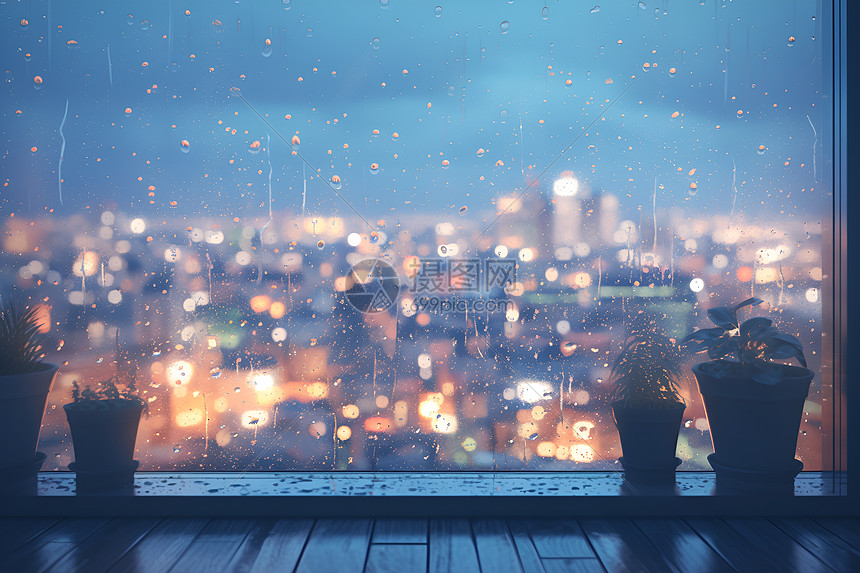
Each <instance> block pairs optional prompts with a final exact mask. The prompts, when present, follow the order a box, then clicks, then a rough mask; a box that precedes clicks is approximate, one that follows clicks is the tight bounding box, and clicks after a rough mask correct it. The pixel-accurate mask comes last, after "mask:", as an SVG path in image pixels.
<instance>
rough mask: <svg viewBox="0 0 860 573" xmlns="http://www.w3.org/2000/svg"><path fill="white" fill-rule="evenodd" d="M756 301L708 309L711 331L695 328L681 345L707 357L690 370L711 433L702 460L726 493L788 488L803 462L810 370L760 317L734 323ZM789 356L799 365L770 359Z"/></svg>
mask: <svg viewBox="0 0 860 573" xmlns="http://www.w3.org/2000/svg"><path fill="white" fill-rule="evenodd" d="M762 302H763V301H762V300H761V299H758V298H749V299H747V300H745V301H743V302H741V303H739V304H737V305H735V306H733V307H717V308H711V309H709V310H708V316H709V318H710V319H711V321H712V322H714V324H716V325H717V326H716V327H715V328H705V329H702V330H698V331H696V332H694V333H692V334H691V335H689V336H688V337H687V338H686V339H684V344H685V345H686V346H687V347H691V348H693V349H694V350H696V351H698V352H704V351H707V352H708V356H709V357H710V358H711V361H709V362H704V363H701V364H697V365H695V366H693V373H694V374H695V375H696V380H697V382H698V384H699V391H700V392H701V393H702V397H703V398H704V401H705V410H706V412H707V416H708V424H709V426H710V430H711V439H712V440H713V445H714V453H713V454H711V455H710V456H708V461H709V462H710V463H711V466H712V467H713V468H714V470H715V471H716V473H717V484H718V486H719V485H721V484H720V482H721V481H722V482H723V483H722V485H724V486H726V487H727V488H728V489H730V490H767V491H780V490H782V491H784V492H790V491H793V484H794V478H795V476H796V475H797V473H798V472H799V471H800V470H801V469H802V468H803V464H802V463H801V462H800V461H799V460H796V459H795V458H794V454H795V451H796V449H797V434H798V431H799V429H800V418H801V414H802V412H803V403H804V400H806V396H807V395H808V393H809V384H810V382H811V381H812V377H813V372H812V371H811V370H809V369H807V368H806V359H805V358H804V357H803V346H802V345H801V343H800V341H799V340H798V339H797V338H795V337H794V336H791V335H789V334H784V333H780V332H779V331H778V330H777V329H776V328H775V327H774V326H773V322H772V321H771V320H770V319H768V318H765V317H755V318H750V319H749V320H746V321H744V322H740V320H738V311H739V310H741V309H743V308H746V307H752V306H758V305H760V304H761V303H762ZM790 358H795V359H796V360H797V361H798V362H799V363H800V365H801V366H802V367H797V366H790V365H787V364H782V363H779V362H774V360H775V359H790Z"/></svg>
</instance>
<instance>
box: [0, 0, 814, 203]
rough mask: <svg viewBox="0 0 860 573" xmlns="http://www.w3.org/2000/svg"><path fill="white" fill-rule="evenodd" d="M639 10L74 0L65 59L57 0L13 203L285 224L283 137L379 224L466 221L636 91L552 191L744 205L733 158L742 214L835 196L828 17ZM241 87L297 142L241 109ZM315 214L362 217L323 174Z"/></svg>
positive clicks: (10, 189) (19, 93)
mask: <svg viewBox="0 0 860 573" xmlns="http://www.w3.org/2000/svg"><path fill="white" fill-rule="evenodd" d="M595 3H597V0H595ZM640 4H641V3H638V2H602V3H600V11H599V12H597V13H591V12H590V10H591V8H592V5H591V4H588V5H587V4H585V3H584V2H569V1H566V2H561V1H548V2H547V3H546V8H547V14H546V16H547V17H546V19H543V12H542V8H543V7H544V5H543V4H542V3H540V2H525V1H522V0H515V1H514V2H508V1H507V0H497V1H494V2H474V3H465V2H460V3H456V4H455V3H445V2H439V1H437V2H429V3H428V2H416V1H409V2H407V1H405V0H390V2H389V3H388V6H387V8H385V9H383V7H382V6H380V3H379V2H378V0H369V1H362V2H311V1H300V0H293V1H292V2H290V3H289V10H285V9H284V5H283V4H282V3H280V2H275V1H273V2H267V3H265V4H264V3H261V2H256V3H251V2H248V1H244V0H243V1H240V2H233V1H232V0H231V1H219V2H207V3H205V4H204V3H191V2H188V3H182V2H178V1H175V2H161V3H159V5H157V6H151V5H150V4H149V3H145V2H131V3H126V4H125V5H124V6H122V7H121V8H115V7H113V6H111V5H103V3H96V2H81V3H75V4H73V5H69V4H67V3H64V4H62V5H61V4H60V3H57V2H54V3H51V11H50V26H51V28H50V29H51V30H53V33H52V34H50V42H49V41H48V36H49V34H48V29H49V28H48V20H49V11H48V6H49V3H48V2H46V1H42V2H33V3H32V4H30V5H29V6H25V5H22V4H12V3H7V4H6V5H3V6H0V15H2V17H3V20H2V24H0V25H2V27H3V35H2V40H0V53H2V54H3V63H4V70H6V71H5V72H4V73H5V74H6V77H5V79H6V82H5V83H4V85H3V86H2V98H0V104H2V113H3V122H2V128H0V129H2V131H3V135H4V153H3V155H2V157H0V168H2V172H3V178H4V182H8V185H7V186H6V187H5V188H4V191H3V192H2V195H0V210H2V211H3V212H8V211H18V212H23V213H27V212H30V213H38V212H44V210H45V209H55V212H56V213H59V214H64V213H65V214H71V213H75V212H80V211H81V210H82V209H83V208H84V207H85V206H87V205H102V204H104V205H111V204H116V205H118V206H119V207H120V208H122V209H125V210H130V211H135V212H140V213H142V214H158V215H168V214H182V213H198V212H201V211H205V212H209V213H212V214H218V215H228V214H237V215H240V214H241V215H249V214H254V213H259V214H263V213H264V212H265V210H266V203H267V202H268V187H267V185H268V183H267V175H268V163H267V153H266V152H265V151H263V152H259V153H256V154H252V153H251V152H250V151H249V145H250V144H251V143H252V142H253V141H261V143H262V147H266V136H267V134H268V135H269V136H270V137H271V149H270V152H271V162H272V168H273V201H274V207H275V209H284V208H290V209H292V210H294V211H295V210H298V209H300V206H301V187H302V166H301V162H300V160H299V158H298V157H295V156H292V155H291V150H290V148H289V146H288V145H287V144H285V143H284V142H282V141H281V140H280V139H279V135H278V134H280V135H281V136H284V137H285V138H287V139H290V138H291V137H292V135H294V134H295V133H296V132H298V135H299V138H300V140H301V144H300V146H299V148H298V150H299V152H300V153H301V154H302V155H303V156H304V157H305V158H306V159H307V161H308V163H309V164H310V165H311V166H313V167H314V168H316V169H318V170H319V173H320V176H321V177H322V178H323V179H325V180H330V178H331V177H332V176H333V175H337V176H338V177H339V178H340V179H341V181H342V187H341V188H340V190H339V192H340V193H341V194H342V195H344V196H345V197H346V198H347V199H348V200H349V201H350V202H351V203H353V205H354V206H355V207H356V208H357V209H358V210H359V211H361V212H362V213H363V214H366V215H367V216H368V217H370V216H374V217H375V216H381V215H387V214H390V213H392V212H396V213H401V214H415V213H426V214H430V215H433V216H434V217H435V216H436V215H437V214H439V213H442V214H445V213H448V212H451V214H452V215H453V214H454V213H456V212H457V209H458V208H459V207H460V206H463V205H465V206H468V207H469V216H476V217H477V216H480V214H482V213H485V212H488V211H489V210H491V208H492V205H491V201H492V200H493V199H494V198H495V197H497V196H498V195H499V194H501V193H505V192H510V191H513V190H515V189H518V188H521V187H522V185H523V174H522V173H523V171H525V172H526V173H529V174H537V173H540V172H542V171H543V170H544V169H545V168H546V167H547V165H549V164H550V163H551V162H552V161H553V160H556V159H557V158H558V157H559V155H560V154H561V152H562V151H563V150H564V149H565V148H567V147H568V146H569V145H570V144H571V142H572V141H573V140H574V139H575V138H576V137H577V136H578V135H580V134H581V132H582V131H583V128H584V127H585V126H587V125H589V124H590V123H591V122H592V121H593V120H594V119H595V118H596V117H597V116H598V114H600V113H601V112H602V111H603V109H602V108H600V107H599V106H600V105H601V104H602V105H603V106H606V105H608V104H607V100H609V102H611V101H613V100H615V98H617V97H618V96H619V94H621V92H622V91H623V90H624V89H625V88H627V87H628V86H629V89H628V90H627V91H626V93H625V94H624V95H623V96H622V97H621V98H620V99H618V101H617V102H616V103H615V104H614V105H613V106H612V108H611V109H610V110H609V111H607V112H606V113H605V115H604V116H603V117H602V118H601V119H600V120H598V122H597V123H596V124H595V125H594V126H593V127H592V128H591V129H589V130H588V132H587V135H584V136H582V137H581V138H580V139H579V140H578V141H577V142H576V143H575V144H574V145H573V146H571V147H570V149H569V150H568V151H567V152H566V153H565V154H564V155H563V156H562V157H561V158H560V159H558V160H557V162H556V163H555V164H554V165H553V166H552V168H551V169H550V170H549V171H548V172H547V173H546V175H545V176H544V178H545V179H544V181H545V183H546V184H545V185H543V186H542V189H543V192H546V190H547V188H548V187H549V185H551V181H552V179H554V178H555V177H557V176H558V175H560V173H561V172H562V171H563V170H571V171H573V172H574V173H575V174H576V175H577V176H578V177H580V178H582V179H585V180H587V181H588V183H589V185H590V186H591V187H593V188H594V189H596V190H598V191H603V190H605V191H608V192H612V193H615V194H617V195H619V196H620V197H622V199H623V203H622V208H624V209H628V210H635V209H636V207H637V206H638V205H639V204H642V203H645V202H650V197H651V193H652V190H653V186H654V181H655V178H656V180H657V182H658V184H660V185H661V186H662V189H661V191H660V193H661V201H663V202H665V204H673V205H677V206H679V207H682V208H683V209H685V210H686V211H687V212H689V213H690V214H696V215H700V214H703V213H715V212H720V210H725V211H728V203H730V197H731V177H732V164H733V161H734V164H735V165H736V166H737V170H738V178H737V179H738V183H739V204H738V206H739V207H740V208H742V209H744V210H745V211H747V212H749V213H750V214H757V215H761V216H767V215H770V214H774V213H779V212H780V211H783V212H784V213H785V214H786V215H789V216H792V215H793V214H794V213H796V212H798V211H800V212H802V213H803V214H804V215H806V214H808V208H809V207H811V206H813V205H817V204H819V203H820V202H821V200H822V198H823V197H824V193H825V192H826V179H825V178H824V174H826V172H827V169H828V166H827V165H826V164H825V161H824V156H825V155H823V153H824V152H826V150H823V149H822V144H821V142H822V141H825V140H826V139H827V134H828V131H827V127H826V124H827V122H828V121H829V116H828V115H827V106H828V105H829V102H830V99H829V98H827V97H824V96H826V92H827V89H826V88H822V85H826V84H823V78H822V54H823V55H824V57H825V58H826V57H827V53H828V52H829V41H830V39H829V38H828V37H824V36H821V35H820V34H821V28H822V15H820V14H818V15H817V14H816V13H815V10H816V8H815V3H814V2H805V1H798V2H796V3H789V2H777V1H773V2H761V3H758V2H757V3H755V4H752V3H740V2H729V3H727V5H726V6H725V7H722V4H715V3H714V2H713V1H711V0H708V1H707V2H703V3H701V4H700V3H699V2H679V1H672V2H670V1H668V0H662V1H660V2H646V3H644V8H642V7H641V6H640ZM436 6H440V7H441V15H439V16H438V17H437V16H436V13H435V10H434V8H435V7H436ZM186 9H188V10H190V12H191V14H190V15H188V16H186V15H185V10H186ZM129 15H130V17H129ZM171 15H172V24H171V17H170V16H171ZM813 17H817V18H816V19H813ZM22 18H26V19H27V20H28V22H29V24H28V25H27V26H22V25H21V24H20V20H21V19H22ZM144 20H146V21H148V23H147V22H144ZM216 20H217V21H219V22H220V25H218V24H216V23H214V22H215V21H216ZM505 21H507V22H509V24H510V26H509V28H508V31H507V33H504V34H503V33H502V29H501V24H502V22H505ZM129 22H131V24H129ZM59 26H62V28H59ZM826 27H827V26H826V25H825V26H823V28H825V29H826ZM171 29H172V35H171ZM309 30H310V31H309ZM165 35H166V36H167V38H165V37H164V36H165ZM790 37H794V41H793V42H790V41H789V38H790ZM813 37H815V39H813ZM267 38H268V39H270V40H271V55H270V56H269V57H264V55H263V51H264V50H265V49H266V39H267ZM375 38H378V40H379V41H378V42H374V39H375ZM69 40H74V41H75V42H77V44H76V46H77V47H76V48H74V49H72V48H69V47H68V45H67V42H68V41H69ZM619 41H620V42H621V43H620V44H619ZM49 43H50V50H49V47H48V44H49ZM108 44H110V62H111V65H110V73H109V66H108V55H107V45H108ZM790 44H791V45H790ZM19 49H20V51H19ZM27 53H29V54H30V57H29V58H27V57H25V55H24V54H27ZM192 54H193V55H194V58H192V57H191V55H192ZM144 62H145V63H146V64H147V65H146V66H144V65H143V64H144ZM646 62H647V63H648V64H650V66H649V68H648V71H645V69H643V64H645V63H646ZM654 64H657V65H656V67H655V66H654ZM549 66H552V68H551V69H550V68H549ZM210 68H211V71H210ZM314 68H316V71H314ZM670 68H675V70H676V72H675V74H670V72H669V70H670ZM403 70H406V71H407V73H405V74H404V73H403ZM724 70H725V71H724ZM332 72H335V73H334V74H332ZM550 73H552V74H553V75H550ZM36 75H40V76H42V78H43V83H42V84H41V89H39V90H36V89H34V84H33V78H34V77H35V76H36ZM243 75H244V77H242V76H243ZM109 76H112V85H111V80H110V77H109ZM631 76H635V78H632V77H631ZM299 77H301V78H302V81H299V80H298V78H299ZM568 79H569V80H571V84H570V86H567V85H565V80H568ZM610 79H611V80H612V83H607V80H610ZM383 83H384V84H385V85H384V86H383V85H382V84H383ZM753 84H755V85H753ZM153 85H156V86H158V87H157V88H156V89H152V86H153ZM231 86H237V87H239V88H240V89H241V91H242V94H243V96H244V97H245V98H246V99H247V101H248V102H250V103H251V104H252V105H253V106H254V107H255V108H256V109H257V110H258V111H259V112H261V113H262V114H268V120H269V122H270V123H271V124H272V126H273V127H274V129H275V130H276V131H273V130H272V129H270V128H269V127H268V126H267V125H266V124H265V123H263V121H262V120H261V119H260V118H259V117H257V116H256V115H255V114H254V113H253V112H252V111H251V110H250V109H249V108H248V106H247V105H246V104H245V103H244V102H242V101H241V100H239V99H238V98H235V97H230V92H229V88H230V87H231ZM147 89H149V90H150V93H147ZM732 98H734V99H732ZM66 99H68V100H69V117H68V119H67V122H66V124H65V127H64V135H65V138H66V149H65V154H64V161H63V167H62V169H63V178H64V183H63V193H64V196H65V203H64V205H62V206H61V205H60V203H59V197H58V183H57V166H58V162H59V154H60V145H61V140H60V136H59V132H58V128H59V125H60V122H61V120H62V116H63V110H64V106H65V102H66ZM428 104H429V107H428ZM774 104H776V107H774ZM126 108H131V110H132V111H131V113H130V114H126V113H124V110H125V109H126ZM17 110H21V113H20V114H18V113H16V111H17ZM738 110H742V111H743V114H742V115H741V117H740V118H739V117H737V111H738ZM674 112H678V116H677V117H675V118H672V114H673V113H674ZM286 115H290V119H285V116H286ZM807 116H809V119H807ZM335 119H336V120H337V122H335ZM219 122H220V123H219ZM520 122H522V130H520ZM810 122H811V125H810ZM174 126H175V127H174ZM717 126H719V128H718V127H717ZM813 126H814V129H815V130H816V131H817V140H816V139H815V138H814V137H813ZM227 128H230V129H231V131H229V132H228V131H226V129H227ZM232 129H236V130H237V133H236V134H235V135H234V134H232ZM374 129H378V130H379V131H380V134H379V136H377V137H374V136H373V130H374ZM246 130H247V132H248V133H247V134H246V133H245V131H246ZM395 132H396V133H397V134H398V135H399V137H398V138H396V139H395V138H394V137H393V136H392V134H393V133H395ZM182 140H187V141H188V142H189V143H190V151H189V152H188V153H183V152H182V150H181V147H180V142H181V141H182ZM816 142H817V143H816ZM813 143H816V152H817V156H816V159H815V164H816V169H817V175H818V180H819V181H818V183H816V182H815V180H814V177H813V166H812V165H813ZM760 145H764V146H765V151H764V153H763V154H761V155H760V154H759V153H758V152H757V150H758V147H759V146H760ZM344 146H346V147H344ZM32 147H36V148H37V151H36V152H32V151H31V148H32ZM479 149H484V150H485V151H484V153H483V154H480V155H479V153H478V150H479ZM231 161H232V163H231ZM444 161H447V162H448V163H447V166H445V165H443V162H444ZM499 161H501V162H502V163H503V164H504V165H502V166H497V162H499ZM786 162H787V163H788V165H786ZM372 163H376V164H378V165H379V171H378V173H377V174H372V173H371V170H370V165H371V164H372ZM801 164H803V166H801ZM530 166H531V169H530V168H529V167H530ZM693 169H695V170H696V171H695V172H694V173H693V174H692V175H691V174H690V172H691V171H692V170H693ZM260 172H262V173H260ZM307 173H308V174H310V173H311V170H310V169H307ZM690 183H696V185H697V191H696V194H695V196H691V194H690V191H689V190H690ZM150 186H154V187H155V197H154V200H155V204H154V205H150V204H149V201H150V200H151V199H152V198H151V197H149V196H148V192H149V187H150ZM812 188H815V190H814V191H813V190H811V189H812ZM727 198H728V199H729V200H728V201H727ZM171 201H176V202H177V206H176V207H171V206H170V202H171ZM308 206H309V209H310V210H311V211H312V212H317V213H320V214H341V215H347V214H349V213H350V211H349V210H348V209H346V208H345V206H344V205H343V203H341V202H340V201H339V200H338V199H337V198H336V197H335V196H334V194H333V193H332V191H331V190H330V189H329V188H328V187H327V186H326V185H325V184H324V182H323V181H321V180H314V179H311V180H310V181H309V183H308Z"/></svg>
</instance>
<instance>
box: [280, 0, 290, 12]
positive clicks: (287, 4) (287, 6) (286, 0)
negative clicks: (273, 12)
mask: <svg viewBox="0 0 860 573" xmlns="http://www.w3.org/2000/svg"><path fill="white" fill-rule="evenodd" d="M281 4H283V6H284V10H289V9H290V8H292V5H291V4H290V0H281Z"/></svg>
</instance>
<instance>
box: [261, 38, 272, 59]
mask: <svg viewBox="0 0 860 573" xmlns="http://www.w3.org/2000/svg"><path fill="white" fill-rule="evenodd" d="M261 54H262V55H263V57H264V58H268V57H269V56H271V55H272V40H270V39H269V38H266V43H265V45H264V46H263V51H262V52H261Z"/></svg>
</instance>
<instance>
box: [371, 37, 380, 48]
mask: <svg viewBox="0 0 860 573" xmlns="http://www.w3.org/2000/svg"><path fill="white" fill-rule="evenodd" d="M370 45H371V46H373V49H374V50H378V49H379V38H374V39H372V40H371V41H370Z"/></svg>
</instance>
